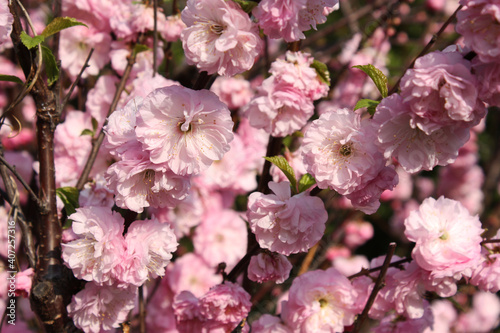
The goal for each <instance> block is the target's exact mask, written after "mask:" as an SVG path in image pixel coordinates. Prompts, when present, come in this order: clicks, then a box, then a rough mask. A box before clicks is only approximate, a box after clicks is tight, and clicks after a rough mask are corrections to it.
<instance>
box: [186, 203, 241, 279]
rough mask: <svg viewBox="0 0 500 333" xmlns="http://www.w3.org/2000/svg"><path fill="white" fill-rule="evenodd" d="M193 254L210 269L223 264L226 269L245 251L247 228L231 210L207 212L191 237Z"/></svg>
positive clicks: (234, 263) (239, 216)
mask: <svg viewBox="0 0 500 333" xmlns="http://www.w3.org/2000/svg"><path fill="white" fill-rule="evenodd" d="M193 245H194V252H195V253H196V254H198V255H200V256H201V257H202V258H203V259H204V260H205V262H206V263H207V264H208V265H209V266H211V267H217V265H218V264H219V263H221V262H225V263H226V265H227V266H228V269H230V268H232V267H233V266H234V265H236V263H237V262H238V261H239V260H240V259H241V258H243V256H244V255H245V253H246V250H247V227H246V224H245V222H244V221H243V219H242V218H241V215H239V213H237V212H235V211H234V210H231V209H217V210H213V211H209V212H207V214H206V215H205V217H204V218H203V222H202V223H201V224H200V225H199V226H198V227H197V228H196V230H195V234H194V237H193Z"/></svg>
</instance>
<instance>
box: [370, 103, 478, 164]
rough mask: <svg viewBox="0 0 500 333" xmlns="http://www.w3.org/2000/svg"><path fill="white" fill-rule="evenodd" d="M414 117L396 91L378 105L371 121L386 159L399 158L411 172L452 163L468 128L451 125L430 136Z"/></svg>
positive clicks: (466, 136) (377, 141)
mask: <svg viewBox="0 0 500 333" xmlns="http://www.w3.org/2000/svg"><path fill="white" fill-rule="evenodd" d="M413 118H414V115H412V113H411V111H410V109H409V106H408V105H407V104H405V103H403V99H402V98H401V97H400V96H399V95H397V94H392V95H391V96H389V97H386V98H384V99H383V100H382V101H381V102H380V104H379V105H378V106H377V111H376V112H375V115H374V117H373V122H372V124H373V126H374V127H375V128H376V131H377V137H378V140H376V144H377V145H378V147H379V149H380V150H381V151H382V152H383V153H384V156H385V158H387V159H389V158H396V159H397V161H398V162H399V164H400V165H401V167H402V168H403V169H404V170H405V171H406V172H409V173H416V172H418V171H421V170H432V169H433V168H434V167H435V166H436V165H447V164H450V163H453V162H454V161H455V159H456V158H457V155H458V149H459V148H460V147H461V146H463V145H464V144H465V143H466V142H467V140H468V139H469V129H468V128H465V127H461V126H453V125H449V126H443V127H442V128H440V129H438V130H435V131H433V132H432V133H431V134H430V135H427V134H426V133H425V132H424V131H423V130H422V129H420V128H419V127H418V126H417V125H416V124H415V121H414V119H413Z"/></svg>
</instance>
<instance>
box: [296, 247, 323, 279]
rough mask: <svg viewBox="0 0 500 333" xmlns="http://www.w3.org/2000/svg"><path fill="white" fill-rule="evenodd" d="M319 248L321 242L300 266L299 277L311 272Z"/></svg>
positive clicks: (312, 249) (312, 248)
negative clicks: (310, 268)
mask: <svg viewBox="0 0 500 333" xmlns="http://www.w3.org/2000/svg"><path fill="white" fill-rule="evenodd" d="M318 247H319V242H317V243H316V244H315V245H314V246H313V247H311V248H310V249H309V252H307V255H306V257H305V258H304V261H302V265H301V266H300V269H299V273H298V274H297V275H302V274H304V273H305V272H307V271H308V270H309V267H310V266H311V263H312V261H313V259H314V255H315V254H316V252H317V251H318Z"/></svg>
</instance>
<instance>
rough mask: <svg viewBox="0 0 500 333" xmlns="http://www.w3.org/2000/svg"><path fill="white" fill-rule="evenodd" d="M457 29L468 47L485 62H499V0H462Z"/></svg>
mask: <svg viewBox="0 0 500 333" xmlns="http://www.w3.org/2000/svg"><path fill="white" fill-rule="evenodd" d="M460 4H461V5H463V6H464V8H462V10H460V11H459V12H458V13H457V24H456V27H455V28H456V30H457V32H458V33H459V34H461V35H462V36H463V37H464V44H465V46H466V47H468V48H470V49H472V50H473V51H474V52H476V53H477V55H478V57H479V59H481V61H483V62H498V56H499V55H500V47H499V41H500V27H499V23H500V11H499V6H500V3H499V2H498V0H461V1H460Z"/></svg>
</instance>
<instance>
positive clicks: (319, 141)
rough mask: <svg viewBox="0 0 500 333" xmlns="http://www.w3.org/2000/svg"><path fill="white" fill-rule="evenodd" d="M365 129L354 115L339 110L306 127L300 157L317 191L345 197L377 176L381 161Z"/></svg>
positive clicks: (371, 137)
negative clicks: (327, 191) (323, 190)
mask: <svg viewBox="0 0 500 333" xmlns="http://www.w3.org/2000/svg"><path fill="white" fill-rule="evenodd" d="M367 125H368V124H367V123H365V122H363V123H362V122H361V119H360V116H359V115H358V114H356V113H354V112H352V111H349V110H348V109H340V110H337V112H334V111H332V112H328V113H324V114H322V115H321V116H320V118H319V119H316V120H314V121H313V122H312V124H311V126H310V127H308V129H307V131H306V133H305V134H304V141H303V145H302V149H303V150H302V156H303V158H304V164H305V165H306V169H307V171H308V172H309V173H310V174H311V175H312V176H313V177H314V178H315V179H316V182H317V184H318V187H319V188H323V189H324V188H330V189H333V190H335V191H337V192H339V193H340V194H349V193H352V192H354V191H355V190H357V189H361V188H363V187H365V186H366V185H367V183H368V182H369V181H370V180H372V179H374V178H375V177H376V176H377V174H378V171H379V170H380V168H381V167H383V164H384V161H383V156H382V155H381V154H380V153H378V151H377V149H376V147H375V146H374V144H373V141H374V138H373V136H372V135H373V133H372V131H371V130H370V129H369V127H368V126H367ZM380 193H382V192H380Z"/></svg>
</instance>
